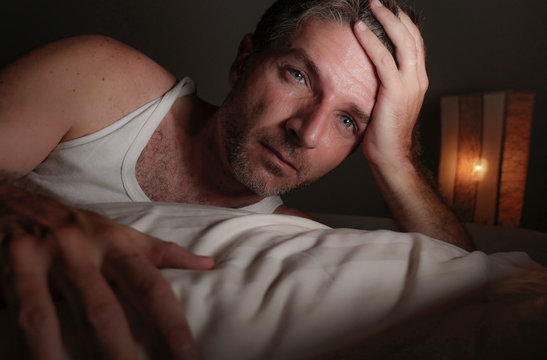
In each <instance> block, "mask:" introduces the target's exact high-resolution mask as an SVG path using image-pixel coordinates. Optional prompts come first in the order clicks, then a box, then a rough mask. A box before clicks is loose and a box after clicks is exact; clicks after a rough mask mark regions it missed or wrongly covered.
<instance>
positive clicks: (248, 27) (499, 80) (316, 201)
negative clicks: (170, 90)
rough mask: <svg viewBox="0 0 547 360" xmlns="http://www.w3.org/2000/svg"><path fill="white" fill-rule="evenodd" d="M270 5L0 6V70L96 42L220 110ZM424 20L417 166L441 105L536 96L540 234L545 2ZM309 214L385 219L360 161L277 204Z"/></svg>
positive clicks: (485, 3)
mask: <svg viewBox="0 0 547 360" xmlns="http://www.w3.org/2000/svg"><path fill="white" fill-rule="evenodd" d="M271 3H272V0H230V1H226V0H208V1H182V0H149V1H143V0H112V1H105V0H79V1H74V0H50V1H37V0H36V1H29V0H21V1H15V2H9V3H4V4H3V5H2V18H3V21H2V22H1V23H0V30H1V31H0V34H1V45H2V46H1V48H0V49H1V50H0V51H1V56H0V66H4V65H6V64H8V63H9V62H11V61H13V60H15V59H16V58H17V57H18V56H20V55H22V54H24V53H25V52H27V51H29V50H31V49H33V48H35V47H37V46H40V45H43V44H45V43H47V42H50V41H53V40H57V39H60V38H64V37H68V36H73V35H79V34H89V33H98V34H104V35H109V36H112V37H115V38H117V39H119V40H121V41H123V42H126V43H128V44H129V45H132V46H134V47H136V48H138V49H139V50H141V51H143V52H144V53H145V54H147V55H148V56H150V57H151V58H153V59H155V60H156V61H157V62H158V63H160V64H162V65H163V66H164V67H166V68H167V69H168V70H170V71H171V72H172V73H174V74H175V75H176V76H178V77H183V76H190V77H192V78H193V79H194V80H195V81H196V82H197V84H198V93H199V94H200V95H201V96H202V97H203V98H205V99H206V100H208V101H210V102H212V103H215V104H219V103H220V102H221V101H222V99H223V97H224V96H225V94H226V93H227V91H228V81H227V72H228V68H229V65H230V62H231V60H232V58H233V56H234V55H235V53H236V49H237V45H238V43H239V40H240V39H241V38H242V37H243V35H244V34H245V33H247V32H251V31H252V29H253V28H254V25H255V24H256V22H257V21H258V18H259V16H260V14H261V13H262V12H263V11H264V10H265V9H266V8H267V7H268V6H269V5H270V4H271ZM409 3H411V4H414V5H415V6H416V7H417V8H418V9H420V10H421V11H422V12H423V15H424V17H425V24H424V33H423V35H424V38H425V41H426V44H427V49H428V71H429V76H430V83H431V84H430V89H429V92H428V94H427V96H426V102H425V104H424V108H423V111H422V116H421V123H422V137H423V141H424V161H425V163H426V165H427V166H428V167H429V168H430V169H431V170H432V172H433V173H436V171H437V167H438V161H439V159H438V158H439V152H440V105H439V103H440V97H441V96H444V95H453V94H461V93H469V92H483V91H496V90H509V89H510V90H517V91H531V92H534V93H535V94H536V106H535V111H534V119H533V124H532V140H531V149H530V160H529V169H528V181H527V188H526V195H525V202H524V210H523V220H522V226H523V227H527V228H532V229H537V230H543V231H547V121H546V117H547V106H546V104H547V101H546V100H547V85H546V81H547V41H546V40H545V36H546V35H547V21H545V19H544V18H545V14H547V2H543V1H538V0H519V1H514V0H511V1H510V0H459V1H456V0H414V1H410V0H409ZM285 200H286V202H287V203H288V204H289V205H291V206H296V207H299V208H301V209H303V210H305V211H311V212H330V213H342V214H357V215H368V216H389V211H388V210H387V207H386V205H385V203H384V202H383V200H382V198H381V196H380V194H379V192H378V188H377V187H376V185H375V183H374V180H373V178H372V175H371V174H370V171H369V169H368V167H367V165H366V163H365V160H364V158H363V156H362V155H361V154H360V153H359V152H358V153H356V154H355V155H352V156H351V157H350V158H349V159H348V160H347V161H346V162H345V163H344V164H342V165H341V166H340V167H339V168H338V169H337V170H335V171H333V172H332V173H331V174H329V175H328V176H327V177H325V178H324V179H322V180H320V181H319V182H318V183H316V184H314V185H312V186H311V187H309V188H307V189H304V190H300V191H298V192H295V193H294V194H289V195H287V196H286V197H285Z"/></svg>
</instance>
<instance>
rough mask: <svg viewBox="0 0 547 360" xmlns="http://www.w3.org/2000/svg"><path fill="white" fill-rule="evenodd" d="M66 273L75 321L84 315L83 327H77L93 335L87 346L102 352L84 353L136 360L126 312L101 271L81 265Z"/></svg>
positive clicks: (91, 349)
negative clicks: (97, 346)
mask: <svg viewBox="0 0 547 360" xmlns="http://www.w3.org/2000/svg"><path fill="white" fill-rule="evenodd" d="M66 272H67V273H68V274H69V276H68V277H69V279H70V283H69V285H68V284H65V286H64V288H65V289H70V293H71V294H72V295H71V296H69V297H68V298H67V301H69V302H71V304H70V305H71V307H72V310H73V313H74V315H75V316H76V317H78V318H79V315H81V314H82V312H83V314H84V315H85V320H84V323H80V324H77V325H80V330H83V331H82V332H83V333H84V334H86V333H87V334H88V336H89V335H90V334H89V332H91V339H90V340H91V341H89V342H88V344H86V345H88V346H89V345H91V346H96V345H97V344H96V343H98V345H99V348H89V347H88V348H86V349H85V351H86V352H87V353H89V354H90V355H91V354H94V353H96V354H97V356H99V355H100V356H105V357H106V358H108V359H124V360H125V359H127V360H129V359H137V354H136V351H135V342H134V340H133V336H132V334H131V330H130V327H129V324H128V322H127V320H126V317H125V312H124V310H123V309H122V307H121V306H120V304H119V302H118V298H117V297H116V295H115V294H114V292H113V291H112V290H111V288H110V285H109V284H108V283H107V282H106V281H105V279H104V277H103V276H102V274H101V273H100V272H99V270H98V269H97V268H96V267H95V266H94V265H93V264H90V265H87V266H86V265H83V264H82V265H81V266H78V267H75V268H68V269H67V271H66ZM82 320H83V319H82ZM84 342H85V340H84ZM80 350H81V351H83V350H84V349H80Z"/></svg>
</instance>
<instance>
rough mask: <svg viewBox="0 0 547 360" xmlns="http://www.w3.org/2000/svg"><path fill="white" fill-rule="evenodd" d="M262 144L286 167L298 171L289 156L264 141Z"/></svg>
mask: <svg viewBox="0 0 547 360" xmlns="http://www.w3.org/2000/svg"><path fill="white" fill-rule="evenodd" d="M262 146H264V147H265V148H266V150H267V151H269V152H270V153H271V155H273V156H274V157H275V158H276V159H277V162H279V163H280V164H281V165H284V167H287V168H290V169H292V170H293V171H296V167H295V166H294V165H293V163H292V162H291V161H289V160H288V159H287V158H285V157H284V156H283V154H281V153H280V152H279V151H277V150H275V149H274V148H271V147H269V146H268V145H266V144H264V143H262Z"/></svg>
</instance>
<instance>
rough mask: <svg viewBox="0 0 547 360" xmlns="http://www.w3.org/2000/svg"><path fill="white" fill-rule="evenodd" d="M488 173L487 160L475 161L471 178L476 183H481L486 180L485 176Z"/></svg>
mask: <svg viewBox="0 0 547 360" xmlns="http://www.w3.org/2000/svg"><path fill="white" fill-rule="evenodd" d="M486 171H488V161H486V159H480V158H479V159H475V160H474V161H473V170H472V172H471V178H472V179H473V180H474V181H480V180H482V179H483V178H484V175H485V174H486Z"/></svg>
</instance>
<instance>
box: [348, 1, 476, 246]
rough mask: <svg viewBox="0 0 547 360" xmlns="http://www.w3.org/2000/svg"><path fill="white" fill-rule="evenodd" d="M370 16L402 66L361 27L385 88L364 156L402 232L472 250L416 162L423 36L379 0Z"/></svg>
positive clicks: (362, 39)
mask: <svg viewBox="0 0 547 360" xmlns="http://www.w3.org/2000/svg"><path fill="white" fill-rule="evenodd" d="M371 10H372V11H373V13H374V16H375V17H376V19H377V20H378V21H379V22H380V23H381V24H382V25H383V26H384V28H385V30H386V32H387V33H388V36H389V37H390V39H391V40H392V42H393V44H394V45H395V47H396V57H397V62H398V66H397V63H396V62H395V59H394V58H393V56H392V55H391V54H390V53H389V51H388V50H387V49H386V48H385V46H384V45H383V44H382V43H381V42H380V40H378V38H377V37H376V36H375V35H374V34H373V32H372V31H370V30H369V29H368V28H366V26H363V25H364V24H362V23H358V24H356V26H355V35H356V37H357V39H358V40H359V41H360V43H361V45H362V46H363V49H364V50H365V51H366V53H367V55H368V56H369V58H370V59H371V61H372V62H373V63H374V65H375V67H376V70H377V73H378V76H379V78H380V82H381V84H380V89H379V92H378V97H377V100H376V105H375V107H374V110H373V114H372V120H371V122H370V124H369V126H368V128H367V131H366V134H365V138H364V141H363V151H364V153H365V156H366V157H367V159H368V161H369V163H370V165H371V168H372V171H373V174H374V176H375V178H376V180H377V182H378V184H379V187H380V189H381V191H382V194H383V196H384V198H385V200H386V202H387V204H388V206H389V208H390V210H391V212H392V214H393V217H394V218H395V220H396V222H397V223H398V224H399V226H400V227H401V229H402V230H404V231H408V232H421V233H424V234H426V235H429V236H431V237H434V238H437V239H440V240H444V241H447V242H449V243H452V244H455V245H457V246H460V247H462V248H465V249H468V250H471V249H473V245H472V243H471V241H470V239H469V237H468V235H467V233H466V232H465V230H464V229H463V227H462V225H461V224H460V222H459V221H458V219H457V218H456V216H455V215H454V214H453V212H452V211H451V210H450V209H449V208H448V207H447V206H446V205H445V204H444V203H443V202H442V200H441V199H440V197H439V196H438V195H437V193H436V192H435V190H434V189H433V188H432V187H431V186H429V184H428V183H427V181H426V180H425V179H424V177H423V176H422V174H421V173H420V171H419V170H418V169H417V168H416V166H415V164H414V163H413V159H412V133H413V130H414V126H415V123H416V120H417V118H418V115H419V112H420V108H421V106H422V102H423V97H424V95H425V92H426V90H427V87H428V78H427V74H426V70H425V51H424V44H423V40H422V37H421V34H420V31H419V30H418V28H417V27H416V26H415V25H414V23H413V22H412V21H411V20H410V18H409V17H408V16H407V15H406V14H405V13H403V12H400V18H397V17H396V16H395V15H394V14H393V13H392V12H391V11H389V10H388V9H387V8H385V7H383V6H382V5H381V4H380V2H379V1H378V0H374V1H372V2H371Z"/></svg>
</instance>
